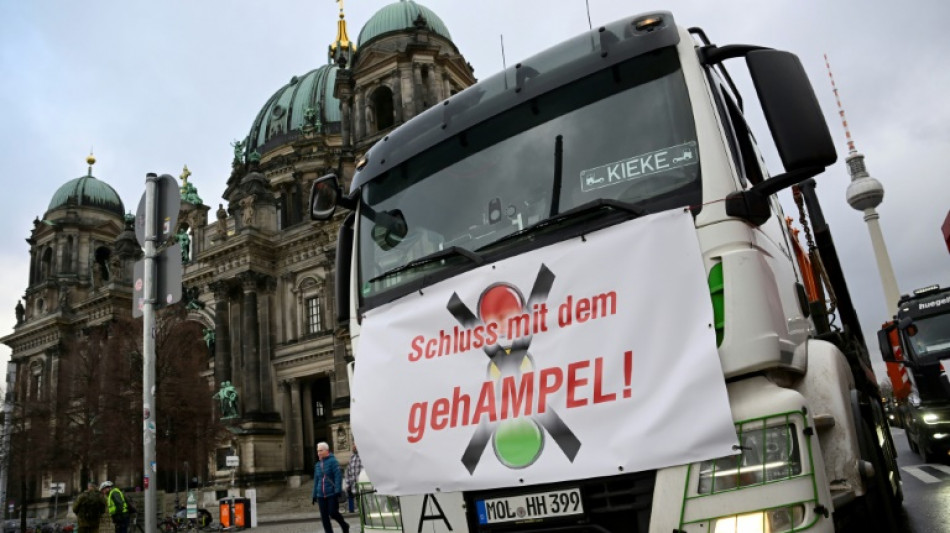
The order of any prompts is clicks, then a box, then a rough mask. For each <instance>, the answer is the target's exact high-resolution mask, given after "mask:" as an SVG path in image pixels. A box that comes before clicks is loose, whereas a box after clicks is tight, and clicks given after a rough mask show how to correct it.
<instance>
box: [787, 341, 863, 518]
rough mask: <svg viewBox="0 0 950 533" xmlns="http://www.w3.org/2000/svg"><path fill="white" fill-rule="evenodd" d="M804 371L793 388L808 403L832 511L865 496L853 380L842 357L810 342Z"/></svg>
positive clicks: (820, 343)
mask: <svg viewBox="0 0 950 533" xmlns="http://www.w3.org/2000/svg"><path fill="white" fill-rule="evenodd" d="M804 349H805V352H806V354H807V359H808V366H807V371H806V372H805V374H804V375H803V376H802V379H801V380H799V381H798V382H797V384H796V385H795V386H794V388H795V389H796V390H798V391H799V392H800V393H801V394H802V395H803V396H804V397H805V398H807V399H808V405H809V408H810V409H809V411H810V412H809V417H810V418H811V419H812V420H813V422H814V424H815V428H816V430H817V433H818V443H819V447H820V453H821V455H822V457H823V458H824V463H825V473H826V475H827V479H828V482H829V485H830V489H831V493H832V498H833V500H834V501H835V507H838V506H839V505H844V504H845V503H847V502H849V501H851V500H852V499H853V498H854V497H859V496H863V495H864V493H865V487H864V480H863V478H862V477H861V471H860V469H861V462H860V460H861V444H860V440H859V438H858V427H857V420H856V417H857V416H860V414H859V413H856V412H855V411H854V408H853V406H852V394H851V391H852V390H853V389H854V378H853V376H852V375H851V369H850V367H849V366H848V363H847V359H846V358H845V355H844V353H842V352H841V350H839V349H838V347H837V346H835V345H834V344H831V343H830V342H826V341H821V340H816V339H810V340H808V341H806V342H805V346H804Z"/></svg>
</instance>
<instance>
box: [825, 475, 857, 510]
mask: <svg viewBox="0 0 950 533" xmlns="http://www.w3.org/2000/svg"><path fill="white" fill-rule="evenodd" d="M829 488H830V489H831V501H832V503H833V504H834V506H835V509H841V508H842V507H844V506H845V505H847V504H849V503H851V502H852V501H854V498H855V497H856V494H855V493H854V489H853V488H852V487H851V484H850V483H847V482H844V481H832V482H831V486H830V487H829Z"/></svg>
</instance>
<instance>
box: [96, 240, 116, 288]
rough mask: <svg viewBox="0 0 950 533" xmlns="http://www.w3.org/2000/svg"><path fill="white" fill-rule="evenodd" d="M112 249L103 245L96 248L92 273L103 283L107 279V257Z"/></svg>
mask: <svg viewBox="0 0 950 533" xmlns="http://www.w3.org/2000/svg"><path fill="white" fill-rule="evenodd" d="M111 255H112V251H111V250H109V249H108V248H106V247H105V246H100V247H99V248H96V267H95V268H96V271H95V273H94V275H95V276H97V277H98V278H99V279H101V280H102V282H103V283H105V282H107V281H109V277H110V276H109V257H110V256H111Z"/></svg>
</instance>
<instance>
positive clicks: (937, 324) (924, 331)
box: [908, 313, 950, 362]
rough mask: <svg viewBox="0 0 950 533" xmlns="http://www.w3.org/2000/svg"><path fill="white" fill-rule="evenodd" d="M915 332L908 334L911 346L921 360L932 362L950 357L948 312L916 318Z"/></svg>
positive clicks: (949, 321) (949, 315) (949, 319)
mask: <svg viewBox="0 0 950 533" xmlns="http://www.w3.org/2000/svg"><path fill="white" fill-rule="evenodd" d="M911 328H916V329H917V333H916V334H914V335H909V333H910V331H908V338H909V339H910V345H911V348H912V349H913V350H914V353H915V354H916V355H917V357H918V359H919V360H920V361H921V362H934V361H937V360H939V359H944V358H947V357H950V313H944V314H940V315H931V316H927V317H922V318H917V319H915V320H914V324H913V326H911Z"/></svg>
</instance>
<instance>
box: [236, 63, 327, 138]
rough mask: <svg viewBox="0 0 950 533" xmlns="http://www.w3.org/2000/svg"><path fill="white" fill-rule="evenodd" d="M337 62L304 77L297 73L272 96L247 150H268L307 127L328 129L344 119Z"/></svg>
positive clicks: (315, 129)
mask: <svg viewBox="0 0 950 533" xmlns="http://www.w3.org/2000/svg"><path fill="white" fill-rule="evenodd" d="M338 69H339V67H337V66H336V65H323V66H321V67H319V68H315V69H313V70H311V71H310V72H308V73H306V74H304V75H303V76H294V77H292V78H291V79H290V82H289V83H287V85H284V86H283V87H281V88H280V89H278V90H277V92H275V93H274V95H273V96H271V97H270V98H269V99H268V100H267V103H266V104H264V107H263V108H262V109H261V111H260V112H259V113H258V114H257V118H256V119H254V124H253V125H252V126H251V132H250V134H249V135H248V143H247V153H248V154H250V153H252V152H255V151H256V152H258V153H261V154H263V153H265V152H266V151H267V149H268V143H269V141H271V140H273V141H275V142H274V143H271V145H272V146H277V145H280V144H283V143H282V142H279V141H280V140H286V139H287V136H288V135H290V134H293V133H299V132H300V131H301V130H304V129H306V128H312V129H313V130H314V131H316V132H318V133H319V132H321V131H328V130H327V128H328V126H330V125H331V124H339V123H340V121H341V114H340V101H339V100H337V99H336V97H334V96H333V85H334V84H335V82H336V73H337V70H338Z"/></svg>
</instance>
